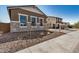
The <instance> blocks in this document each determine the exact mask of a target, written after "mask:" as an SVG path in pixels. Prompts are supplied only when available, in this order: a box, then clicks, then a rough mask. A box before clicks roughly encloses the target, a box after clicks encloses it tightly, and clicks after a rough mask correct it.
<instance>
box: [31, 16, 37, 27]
mask: <svg viewBox="0 0 79 59" xmlns="http://www.w3.org/2000/svg"><path fill="white" fill-rule="evenodd" d="M32 17H34V18H35V19H36V21H35V23H36V25H35V26H37V16H30V22H31V23H32ZM31 26H33V25H31Z"/></svg>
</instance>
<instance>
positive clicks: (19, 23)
mask: <svg viewBox="0 0 79 59" xmlns="http://www.w3.org/2000/svg"><path fill="white" fill-rule="evenodd" d="M21 15H22V16H26V23H27V22H28V15H26V14H20V13H19V26H20V27H27V25H26V26H21V21H20V16H21Z"/></svg>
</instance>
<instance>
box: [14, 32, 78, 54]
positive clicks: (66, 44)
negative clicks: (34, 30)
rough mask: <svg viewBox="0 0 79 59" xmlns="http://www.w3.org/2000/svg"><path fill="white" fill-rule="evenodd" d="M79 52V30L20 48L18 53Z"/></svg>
mask: <svg viewBox="0 0 79 59" xmlns="http://www.w3.org/2000/svg"><path fill="white" fill-rule="evenodd" d="M71 52H79V31H73V32H71V33H67V34H65V35H62V36H60V37H57V38H54V39H51V40H48V41H45V42H43V43H40V44H37V45H34V46H31V47H29V48H26V49H23V50H20V51H18V52H16V53H71Z"/></svg>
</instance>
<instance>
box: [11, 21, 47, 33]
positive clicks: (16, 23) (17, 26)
mask: <svg viewBox="0 0 79 59" xmlns="http://www.w3.org/2000/svg"><path fill="white" fill-rule="evenodd" d="M10 29H11V32H21V31H30V30H31V31H35V30H45V29H46V25H44V26H40V24H39V23H37V24H36V26H31V22H27V26H25V27H23V26H20V24H19V21H13V22H11V23H10Z"/></svg>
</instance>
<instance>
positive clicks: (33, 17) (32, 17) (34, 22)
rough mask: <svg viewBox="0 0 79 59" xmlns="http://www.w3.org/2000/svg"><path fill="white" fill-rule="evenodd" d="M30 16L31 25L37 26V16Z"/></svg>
mask: <svg viewBox="0 0 79 59" xmlns="http://www.w3.org/2000/svg"><path fill="white" fill-rule="evenodd" d="M30 18H31V25H32V26H36V20H37V17H35V16H31V17H30Z"/></svg>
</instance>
